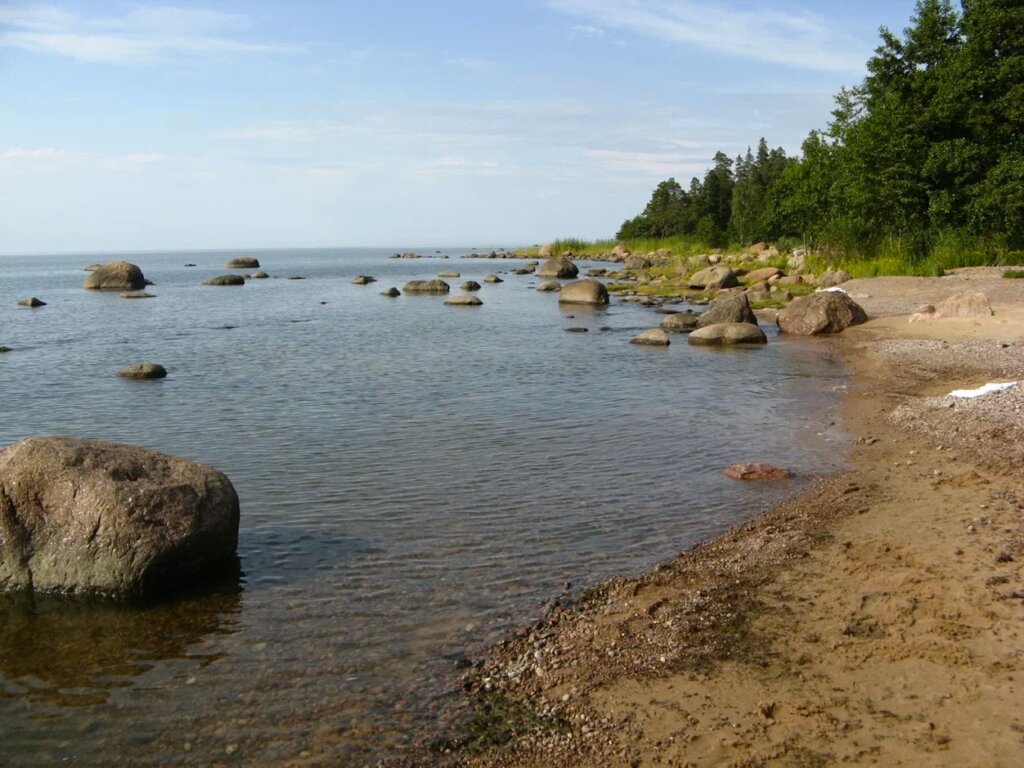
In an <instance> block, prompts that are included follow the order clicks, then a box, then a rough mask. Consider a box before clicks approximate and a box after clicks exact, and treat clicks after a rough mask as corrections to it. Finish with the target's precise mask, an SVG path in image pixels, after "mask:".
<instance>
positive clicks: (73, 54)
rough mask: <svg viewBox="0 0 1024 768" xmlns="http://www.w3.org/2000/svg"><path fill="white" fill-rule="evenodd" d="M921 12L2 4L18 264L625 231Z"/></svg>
mask: <svg viewBox="0 0 1024 768" xmlns="http://www.w3.org/2000/svg"><path fill="white" fill-rule="evenodd" d="M912 12H913V0H850V1H844V2H840V1H839V0H821V1H819V2H811V1H810V0H781V1H780V2H772V3H755V2H746V1H741V0H717V1H715V0H502V1H500V2H499V1H498V0H430V2H425V1H424V0H375V1H374V2H367V1H366V0H335V1H333V2H332V1H330V0H245V1H244V2H243V1H242V0H237V1H236V0H220V1H215V0H206V1H205V2H184V3H179V2H153V3H149V2H141V1H138V2H116V1H107V0H88V1H83V2H48V3H46V2H44V3H34V2H27V3H25V2H17V1H11V0H0V254H34V253H55V252H76V253H77V252H82V253H85V252H99V251H131V250H177V249H196V248H233V247H252V248H256V247H318V246H383V247H394V248H400V247H403V246H404V247H412V246H423V247H426V246H428V245H437V246H441V245H448V246H458V245H461V246H467V247H470V246H476V245H480V246H483V245H484V244H489V245H508V246H514V245H523V244H531V243H536V242H542V241H546V240H550V239H553V238H555V237H583V238H588V239H593V238H606V237H612V236H614V233H615V231H616V230H617V229H618V227H619V225H620V224H621V223H622V222H623V220H625V219H626V218H629V217H631V216H634V215H636V214H637V213H639V212H640V211H641V210H642V209H643V207H644V205H645V204H646V202H647V200H648V198H649V197H650V193H651V191H652V189H653V188H654V186H655V185H656V184H657V183H658V182H659V181H662V180H664V179H666V178H669V177H675V178H676V179H678V180H680V182H681V183H683V184H684V186H685V185H686V184H687V183H688V181H689V179H690V177H692V176H695V175H696V176H702V175H703V173H704V171H705V169H706V168H707V167H708V166H709V165H710V163H711V158H712V157H713V155H714V154H715V152H716V151H717V150H722V151H724V152H726V153H727V154H729V155H730V156H735V155H737V154H739V153H740V152H745V151H746V148H747V147H748V146H750V145H753V146H756V144H757V141H758V139H759V138H760V137H761V136H764V137H765V138H766V139H767V140H768V143H769V144H770V145H771V146H773V147H775V146H782V147H784V148H785V149H786V151H787V152H788V153H790V154H798V153H799V148H800V144H801V142H802V141H803V139H804V138H805V137H806V136H807V134H808V133H809V132H810V131H811V130H812V129H815V128H822V127H824V126H825V125H826V124H827V122H828V120H829V117H830V111H831V109H832V104H833V96H834V94H835V93H836V92H837V91H838V90H839V88H840V87H842V86H844V85H854V84H856V83H858V82H860V80H861V79H862V78H863V77H864V74H865V70H864V62H865V61H866V60H867V58H868V57H869V56H870V55H871V53H872V51H873V50H874V48H875V46H876V45H877V44H878V28H879V27H880V26H881V25H886V26H889V27H890V28H892V29H894V30H901V29H902V28H903V27H904V26H906V24H907V21H908V19H909V17H910V15H911V14H912Z"/></svg>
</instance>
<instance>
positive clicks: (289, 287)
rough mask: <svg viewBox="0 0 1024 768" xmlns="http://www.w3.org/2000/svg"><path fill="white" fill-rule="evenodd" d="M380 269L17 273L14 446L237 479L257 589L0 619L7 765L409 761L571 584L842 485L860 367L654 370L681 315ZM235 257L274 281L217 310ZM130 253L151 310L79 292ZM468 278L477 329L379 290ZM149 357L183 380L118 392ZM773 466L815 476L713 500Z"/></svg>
mask: <svg viewBox="0 0 1024 768" xmlns="http://www.w3.org/2000/svg"><path fill="white" fill-rule="evenodd" d="M389 253H390V251H388V250H384V249H322V250H304V251H303V250H292V251H287V250H280V251H252V250H249V251H238V252H235V251H218V252H189V253H136V254H124V255H111V254H107V255H102V254H101V255H97V254H83V255H66V256H46V257H29V256H8V257H0V345H4V346H7V347H9V348H10V351H9V352H7V353H5V354H2V355H0V403H2V405H0V408H2V418H0V446H5V445H7V444H9V443H12V442H14V441H16V440H19V439H21V438H24V437H28V436H32V435H73V436H80V437H92V438H102V439H106V440H114V441H124V442H129V443H135V444H139V445H143V446H146V447H149V448H153V449H157V450H160V451H164V452H167V453H172V454H177V455H180V456H183V457H186V458H189V459H192V460H196V461H200V462H205V463H209V464H212V465H213V466H215V467H217V468H218V469H220V470H222V471H224V472H225V473H226V474H227V475H228V476H229V477H230V478H231V480H232V482H233V483H234V485H235V488H236V489H237V491H238V494H239V497H240V500H241V510H242V515H241V530H240V541H239V549H238V554H239V558H240V561H241V569H242V574H241V576H240V577H239V578H237V579H234V580H231V581H229V583H227V584H217V585H213V588H211V589H210V590H207V591H206V593H204V594H197V595H191V596H184V597H178V598H176V599H174V600H169V601H163V602H159V603H156V604H153V605H149V606H142V607H140V606H124V605H118V604H109V603H89V602H85V603H83V602H81V601H70V602H69V601H55V600H36V601H32V600H25V599H9V598H8V599H5V600H3V601H0V739H2V743H3V761H4V762H5V763H7V764H12V765H33V764H40V763H44V764H52V763H57V762H60V761H67V762H70V763H71V764H75V765H112V764H126V765H170V764H180V763H181V762H194V763H197V764H207V763H210V762H213V761H215V760H231V761H235V762H238V763H239V764H245V765H277V764H281V763H283V762H286V761H289V760H296V761H299V762H301V761H303V760H307V761H310V760H311V761H313V762H316V761H317V760H326V761H328V762H333V763H335V764H358V763H359V762H361V761H370V760H372V759H375V758H376V757H379V756H385V755H388V754H393V753H394V750H395V749H401V747H402V745H403V744H407V743H408V742H409V741H410V740H411V739H414V738H418V737H420V736H423V735H429V734H430V733H431V732H433V731H435V730H436V729H437V728H439V727H441V726H442V725H444V724H445V723H446V722H447V717H448V713H449V712H450V711H452V710H453V709H457V707H458V703H459V696H458V693H457V690H458V680H459V674H460V672H459V670H458V669H457V668H456V667H457V664H456V662H457V661H459V660H460V659H461V658H463V657H464V656H465V654H471V655H472V654H478V653H480V652H481V651H482V650H483V649H484V648H485V647H486V645H487V644H489V643H492V642H494V641H495V640H497V639H499V638H500V637H501V636H502V634H503V633H504V632H507V631H509V630H510V629H511V628H513V627H515V626H517V625H519V624H521V623H524V622H527V621H530V620H534V619H536V618H537V616H538V615H539V611H540V606H541V603H542V602H543V601H544V600H545V599H546V598H549V597H552V596H554V595H557V594H559V593H562V592H563V591H564V590H565V589H566V585H567V584H571V585H572V587H571V588H570V592H571V591H573V590H578V589H579V588H581V587H585V586H587V585H588V584H592V583H594V582H596V581H598V580H601V579H605V578H607V577H610V576H613V575H616V574H626V575H628V574H635V573H638V572H640V571H642V570H643V569H646V568H649V567H652V566H653V565H655V564H656V563H657V562H658V561H660V560H664V559H666V558H669V557H671V556H673V555H674V554H676V553H678V552H679V551H681V550H683V549H686V548H687V547H689V546H691V545H692V544H694V543H695V542H696V541H698V540H700V539H703V538H707V537H709V536H712V535H714V534H716V533H719V532H721V531H723V530H725V529H726V528H728V527H729V526H730V525H732V524H735V523H737V522H741V521H743V520H745V519H747V518H749V517H751V516H752V515H753V514H755V513H756V512H757V511H759V510H760V509H763V508H765V507H767V506H770V505H771V504H772V503H773V502H775V501H777V500H779V499H780V498H781V497H782V496H783V495H785V494H787V493H793V492H794V491H795V490H797V489H798V488H799V487H800V485H801V483H803V482H806V481H807V480H808V479H809V478H812V477H814V476H816V475H820V474H822V473H826V472H829V471H832V470H834V469H836V468H837V467H838V466H839V464H840V463H841V461H842V454H843V450H842V436H841V435H840V434H838V433H836V431H835V429H834V428H832V427H831V423H832V421H833V409H834V407H835V404H836V397H835V394H834V392H835V391H836V390H837V389H840V388H842V386H843V385H844V382H845V372H844V371H843V370H842V369H841V368H840V367H839V366H838V365H837V364H836V363H835V362H833V361H831V360H830V359H829V358H828V357H827V355H826V354H825V353H824V352H823V349H822V347H821V346H820V345H818V344H816V343H807V342H794V341H790V340H781V339H779V338H778V335H777V334H776V333H775V332H774V331H773V330H772V329H771V328H766V330H767V332H768V334H769V344H768V345H767V346H766V347H764V348H757V349H734V350H714V349H707V348H698V347H690V346H688V345H687V344H686V343H685V337H684V336H673V343H672V345H671V346H670V347H668V348H649V347H641V346H637V345H631V344H630V343H629V341H630V339H631V338H632V337H633V336H634V335H635V334H636V333H638V332H639V331H641V330H644V329H647V328H650V327H654V326H656V325H657V324H658V322H659V321H660V320H661V316H660V315H657V314H655V313H654V312H653V311H652V310H651V309H649V308H642V307H638V306H636V305H634V304H628V303H622V302H620V301H618V300H616V299H614V298H613V300H612V304H611V305H610V306H609V307H608V308H606V309H589V308H586V307H579V306H568V305H567V306H559V304H558V297H557V294H551V293H538V292H537V291H536V290H535V288H536V286H537V285H538V284H539V282H541V280H539V279H538V278H535V277H534V276H518V275H512V274H510V272H511V269H512V268H514V267H516V266H519V263H518V262H515V261H509V260H491V259H462V258H459V257H460V256H462V255H464V254H465V253H467V251H466V250H459V249H448V250H445V251H444V254H443V255H450V256H451V258H450V259H442V258H440V256H441V255H442V254H440V253H438V252H436V251H435V249H424V250H422V251H421V253H423V254H424V256H425V258H422V259H418V260H406V259H389V258H387V256H388V254H389ZM238 255H255V256H257V257H258V258H259V259H260V261H261V263H262V268H263V269H264V270H266V271H267V272H269V273H270V274H271V275H272V277H271V278H270V279H266V280H249V281H247V283H246V284H245V286H243V287H212V286H204V285H202V281H203V280H204V279H206V278H208V277H211V276H214V275H217V274H223V273H225V272H227V271H228V270H226V269H225V268H224V265H225V262H227V261H228V260H229V259H230V258H232V257H234V256H238ZM111 258H127V259H128V260H130V261H132V262H134V263H136V264H138V265H139V266H140V267H142V269H143V271H144V272H145V274H146V276H147V277H148V278H149V279H151V280H152V281H153V282H154V283H155V285H153V286H152V287H150V288H149V289H148V290H149V291H150V292H152V293H154V294H156V298H152V299H145V300H130V301H129V300H125V299H122V298H119V296H118V294H117V293H116V292H115V293H107V292H95V291H85V290H83V289H82V287H81V284H82V281H83V279H84V278H85V277H86V273H85V272H83V271H82V268H83V267H84V266H85V265H86V264H88V263H90V262H102V261H105V260H107V259H111ZM186 263H195V264H196V266H195V267H185V266H184V264H186ZM580 266H581V267H583V268H585V267H586V266H588V265H587V264H586V263H581V264H580ZM446 269H455V270H458V271H460V272H461V277H460V278H458V279H449V282H450V283H452V286H453V293H458V292H459V289H458V286H459V285H460V283H461V282H463V281H464V280H468V279H474V280H476V281H477V282H480V283H481V284H482V285H483V288H482V289H481V290H480V291H479V292H478V294H477V295H479V297H480V298H481V299H482V301H483V305H482V306H480V307H449V306H445V305H444V304H443V297H438V296H413V295H403V296H401V297H399V298H395V299H392V298H386V297H383V296H381V295H380V291H382V290H384V289H386V288H388V287H390V286H396V287H398V288H401V287H402V285H403V284H404V283H405V282H406V281H407V280H410V279H422V278H432V277H434V276H436V275H437V273H438V272H440V271H442V270H446ZM252 271H253V270H248V271H246V272H252ZM490 272H494V273H497V274H499V275H500V276H501V277H502V278H503V279H504V282H503V283H500V284H489V283H484V282H483V277H484V276H485V275H486V274H487V273H490ZM361 274H366V275H372V276H375V277H376V278H377V282H375V283H372V284H370V285H367V286H358V285H353V284H352V282H351V281H352V279H353V278H354V277H355V276H357V275H361ZM289 276H301V277H303V278H305V279H303V280H289V279H287V278H288V277H289ZM28 296H37V297H39V298H40V299H42V300H43V301H45V302H47V306H45V307H41V308H38V309H27V308H23V307H18V306H16V300H17V299H19V298H24V297H28ZM570 327H584V328H587V329H588V332H587V333H567V332H566V330H567V329H568V328H570ZM139 362H155V363H160V364H162V365H164V366H165V367H166V368H167V369H168V372H169V375H168V377H167V378H166V379H164V380H161V381H153V382H138V381H130V380H125V379H121V378H118V377H117V376H116V373H117V371H118V370H119V369H121V368H122V367H124V366H127V365H130V364H134V363H139ZM754 460H763V461H769V462H771V463H773V464H777V465H782V466H786V467H788V468H790V469H792V470H794V471H795V472H796V473H797V480H795V481H792V482H787V483H783V484H781V485H765V484H753V485H748V484H742V483H738V482H736V481H733V480H729V479H728V478H725V477H724V476H723V475H722V470H723V469H724V468H725V467H726V466H728V465H729V464H732V463H735V462H738V461H754Z"/></svg>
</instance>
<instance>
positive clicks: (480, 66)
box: [448, 56, 498, 72]
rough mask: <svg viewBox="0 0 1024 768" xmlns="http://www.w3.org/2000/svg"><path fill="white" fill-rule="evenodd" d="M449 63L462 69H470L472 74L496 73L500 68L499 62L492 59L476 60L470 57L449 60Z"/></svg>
mask: <svg viewBox="0 0 1024 768" xmlns="http://www.w3.org/2000/svg"><path fill="white" fill-rule="evenodd" d="M448 63H449V64H451V65H453V66H456V67H461V68H462V69H468V70H470V71H471V72H494V71H495V70H496V69H497V68H498V62H496V61H493V60H492V59H474V58H470V57H468V56H463V57H460V58H457V59H448Z"/></svg>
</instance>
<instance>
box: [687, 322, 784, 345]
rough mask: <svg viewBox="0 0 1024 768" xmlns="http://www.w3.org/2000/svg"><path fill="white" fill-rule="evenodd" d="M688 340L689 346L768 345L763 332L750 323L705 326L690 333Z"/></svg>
mask: <svg viewBox="0 0 1024 768" xmlns="http://www.w3.org/2000/svg"><path fill="white" fill-rule="evenodd" d="M688 338H689V342H690V343H691V344H695V345H698V346H705V347H724V346H731V345H733V344H767V343H768V337H767V336H765V335H764V331H762V330H761V329H760V328H759V327H758V326H756V325H751V324H750V323H718V324H717V325H706V326H704V327H703V328H698V329H697V330H696V331H694V332H693V333H691V334H690V335H689V337H688Z"/></svg>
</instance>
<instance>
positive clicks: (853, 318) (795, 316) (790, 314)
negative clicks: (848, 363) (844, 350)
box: [777, 290, 868, 336]
mask: <svg viewBox="0 0 1024 768" xmlns="http://www.w3.org/2000/svg"><path fill="white" fill-rule="evenodd" d="M867 320H868V316H867V314H866V313H865V312H864V309H863V308H862V307H861V306H860V304H858V303H857V302H855V301H854V300H853V299H851V298H850V297H849V296H848V295H846V294H845V293H843V292H842V291H839V290H836V291H819V292H817V293H812V294H811V295H810V296H803V297H801V298H799V299H793V301H791V302H790V303H789V304H787V305H786V306H785V307H783V308H782V309H781V310H779V318H778V321H777V322H778V325H779V330H780V331H782V332H783V333H792V334H795V335H798V336H817V335H819V334H823V333H839V332H840V331H842V330H844V329H846V328H848V327H849V326H851V325H859V324H860V323H866V322H867Z"/></svg>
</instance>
